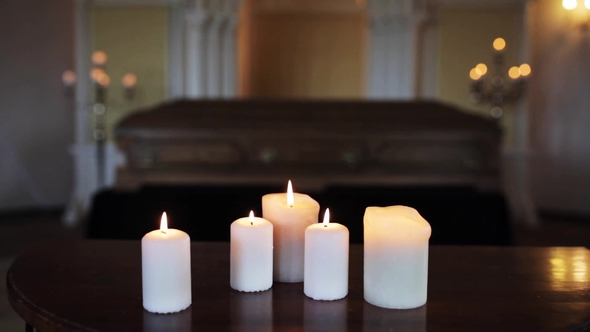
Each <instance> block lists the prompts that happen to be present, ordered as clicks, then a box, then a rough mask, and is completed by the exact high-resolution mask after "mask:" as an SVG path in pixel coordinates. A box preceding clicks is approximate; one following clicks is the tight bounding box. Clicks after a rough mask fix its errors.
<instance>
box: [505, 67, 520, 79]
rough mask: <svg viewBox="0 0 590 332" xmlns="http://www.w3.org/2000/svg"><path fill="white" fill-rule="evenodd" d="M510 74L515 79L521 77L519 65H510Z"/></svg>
mask: <svg viewBox="0 0 590 332" xmlns="http://www.w3.org/2000/svg"><path fill="white" fill-rule="evenodd" d="M508 76H510V78H511V79H513V80H515V79H517V78H519V77H520V69H518V67H516V66H513V67H510V70H508Z"/></svg>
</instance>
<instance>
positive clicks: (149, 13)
mask: <svg viewBox="0 0 590 332" xmlns="http://www.w3.org/2000/svg"><path fill="white" fill-rule="evenodd" d="M91 19H92V25H91V33H92V48H93V50H103V51H105V52H106V53H107V54H108V56H109V60H108V64H107V72H108V74H109V76H110V77H111V86H110V89H109V95H108V105H109V113H108V127H109V139H112V134H110V130H112V128H113V126H114V125H115V124H116V123H117V122H118V121H119V120H120V119H121V118H122V117H124V116H125V115H127V114H128V113H129V112H130V111H132V110H136V109H138V108H142V107H147V106H150V105H154V104H157V103H160V102H162V101H164V100H165V99H166V89H167V84H166V79H167V78H166V77H167V68H166V67H167V48H168V46H167V43H168V8H167V7H166V6H133V7H126V6H102V5H101V6H96V7H95V8H93V10H92V15H91ZM128 72H132V73H134V74H136V75H137V80H138V86H137V92H136V95H135V99H134V100H133V101H131V102H129V101H126V100H125V99H124V98H123V87H122V85H121V77H123V75H125V74H126V73H128Z"/></svg>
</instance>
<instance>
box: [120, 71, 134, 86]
mask: <svg viewBox="0 0 590 332" xmlns="http://www.w3.org/2000/svg"><path fill="white" fill-rule="evenodd" d="M121 83H122V84H123V87H125V88H127V89H130V88H133V87H134V86H135V85H136V84H137V76H135V74H133V73H128V74H125V76H123V79H121Z"/></svg>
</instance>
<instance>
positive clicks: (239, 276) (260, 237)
mask: <svg viewBox="0 0 590 332" xmlns="http://www.w3.org/2000/svg"><path fill="white" fill-rule="evenodd" d="M272 229H273V227H272V224H271V223H270V222H269V221H268V220H266V219H262V218H255V217H254V212H252V211H250V216H249V217H248V218H240V219H238V220H236V221H234V222H233V223H232V224H231V245H230V248H231V249H230V286H231V288H233V289H235V290H238V291H241V292H260V291H264V290H267V289H269V288H271V287H272V233H273V232H272Z"/></svg>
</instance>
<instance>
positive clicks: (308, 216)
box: [262, 181, 320, 282]
mask: <svg viewBox="0 0 590 332" xmlns="http://www.w3.org/2000/svg"><path fill="white" fill-rule="evenodd" d="M319 212H320V205H319V204H318V202H316V201H315V200H314V199H313V198H311V197H309V196H308V195H304V194H299V193H293V186H292V184H291V181H289V185H288V188H287V193H286V194H284V193H281V194H268V195H264V196H262V217H263V218H264V219H267V220H268V221H270V222H271V223H272V224H273V228H274V241H273V243H274V246H275V251H274V259H273V265H274V273H273V275H274V280H276V281H279V282H302V281H303V267H304V266H303V256H304V249H305V247H304V241H305V229H306V228H307V226H309V225H311V224H314V223H317V222H318V214H319Z"/></svg>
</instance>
